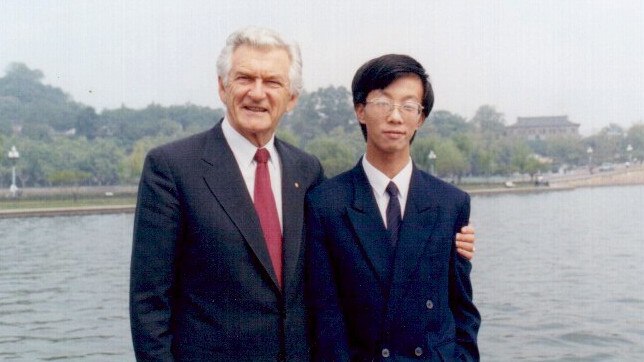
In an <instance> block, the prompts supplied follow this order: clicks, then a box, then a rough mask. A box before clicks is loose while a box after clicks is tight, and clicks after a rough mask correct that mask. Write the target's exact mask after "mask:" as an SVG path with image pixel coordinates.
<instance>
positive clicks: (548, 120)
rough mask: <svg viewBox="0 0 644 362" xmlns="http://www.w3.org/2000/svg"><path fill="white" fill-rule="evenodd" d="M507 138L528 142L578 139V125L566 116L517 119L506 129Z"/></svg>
mask: <svg viewBox="0 0 644 362" xmlns="http://www.w3.org/2000/svg"><path fill="white" fill-rule="evenodd" d="M506 131H507V134H508V135H509V136H515V137H522V138H525V139H528V140H545V139H548V138H553V137H578V136H579V123H572V122H570V121H569V120H568V116H551V117H517V123H515V124H513V125H511V126H508V127H506Z"/></svg>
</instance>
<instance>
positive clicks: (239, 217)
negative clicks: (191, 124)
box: [202, 122, 278, 288]
mask: <svg viewBox="0 0 644 362" xmlns="http://www.w3.org/2000/svg"><path fill="white" fill-rule="evenodd" d="M211 135H212V136H211V138H209V139H208V140H207V141H206V145H205V147H204V153H203V156H202V160H203V165H204V167H203V178H204V181H205V182H206V185H207V186H208V188H209V189H210V192H212V194H213V196H214V197H215V199H217V202H219V204H220V205H221V207H222V208H223V209H224V211H225V212H226V214H228V216H229V217H230V219H231V220H232V222H233V223H234V224H235V226H236V227H237V229H238V230H239V232H240V233H241V235H242V237H243V238H244V240H246V242H247V243H248V245H249V246H250V248H251V249H252V250H253V252H254V253H255V256H256V257H257V259H258V260H259V262H260V263H261V264H262V266H263V267H264V269H265V270H266V272H267V273H268V275H269V276H270V278H271V279H272V280H273V283H274V285H275V287H276V288H277V286H278V284H277V276H276V274H275V271H274V270H273V265H272V263H271V258H270V255H269V254H268V249H267V248H266V242H265V241H264V235H263V234H262V231H261V230H262V228H261V226H260V223H259V218H258V217H257V213H256V212H255V207H254V205H253V201H252V199H251V197H250V195H249V194H248V192H247V190H246V187H245V186H244V185H245V183H244V179H243V177H242V175H241V172H240V171H239V167H238V166H237V161H236V160H235V156H234V155H233V153H232V151H231V149H230V147H229V146H228V142H226V139H225V138H224V134H223V132H222V130H221V122H220V123H219V124H218V125H217V126H215V127H214V128H213V131H212V132H211Z"/></svg>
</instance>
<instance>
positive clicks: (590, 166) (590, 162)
mask: <svg viewBox="0 0 644 362" xmlns="http://www.w3.org/2000/svg"><path fill="white" fill-rule="evenodd" d="M586 153H587V154H588V172H589V173H593V148H592V147H590V146H588V149H587V150H586Z"/></svg>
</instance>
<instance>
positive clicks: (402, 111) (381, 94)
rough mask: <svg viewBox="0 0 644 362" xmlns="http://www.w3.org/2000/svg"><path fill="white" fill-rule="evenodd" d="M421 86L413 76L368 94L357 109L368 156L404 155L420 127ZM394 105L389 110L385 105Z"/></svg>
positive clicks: (421, 122)
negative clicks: (365, 137)
mask: <svg viewBox="0 0 644 362" xmlns="http://www.w3.org/2000/svg"><path fill="white" fill-rule="evenodd" d="M422 97H423V85H422V83H421V80H420V78H419V77H418V76H416V75H409V76H404V77H400V78H398V79H396V80H395V81H394V82H392V83H391V84H389V86H387V87H386V88H385V89H376V90H373V91H371V92H370V93H369V94H368V95H367V104H364V105H363V104H359V105H358V106H356V114H357V116H358V121H359V122H360V123H362V124H364V125H365V126H366V127H367V153H368V155H369V156H370V157H378V156H379V155H382V156H384V157H390V156H405V157H407V156H408V155H409V152H410V144H409V142H410V140H411V138H412V137H413V136H414V133H415V132H416V130H418V128H419V127H420V126H421V125H422V124H423V121H424V117H423V113H422V112H421V108H420V105H421V100H422ZM390 104H394V105H395V107H394V109H393V110H391V108H390V107H388V105H390Z"/></svg>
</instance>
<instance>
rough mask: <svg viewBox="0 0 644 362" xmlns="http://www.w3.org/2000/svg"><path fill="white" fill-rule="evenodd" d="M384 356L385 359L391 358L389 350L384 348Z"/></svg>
mask: <svg viewBox="0 0 644 362" xmlns="http://www.w3.org/2000/svg"><path fill="white" fill-rule="evenodd" d="M382 356H383V357H385V358H387V357H389V349H387V348H383V349H382Z"/></svg>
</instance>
